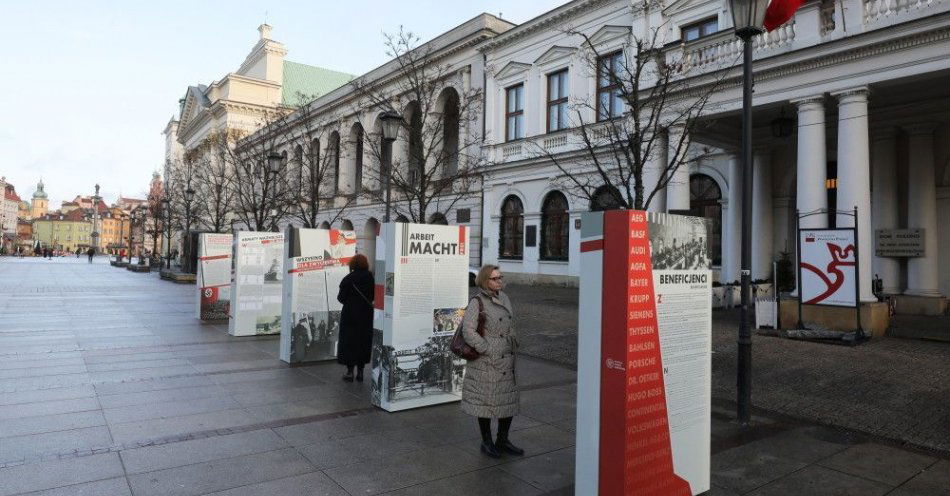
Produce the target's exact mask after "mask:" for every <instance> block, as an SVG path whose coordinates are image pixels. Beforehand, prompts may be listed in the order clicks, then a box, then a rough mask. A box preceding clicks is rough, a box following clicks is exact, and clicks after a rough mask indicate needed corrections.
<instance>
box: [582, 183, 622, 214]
mask: <svg viewBox="0 0 950 496" xmlns="http://www.w3.org/2000/svg"><path fill="white" fill-rule="evenodd" d="M622 207H623V197H622V196H620V191H617V188H615V187H613V186H610V185H604V186H601V187H599V188H597V190H596V191H594V194H593V195H591V199H590V211H591V212H602V211H604V210H616V209H618V208H622Z"/></svg>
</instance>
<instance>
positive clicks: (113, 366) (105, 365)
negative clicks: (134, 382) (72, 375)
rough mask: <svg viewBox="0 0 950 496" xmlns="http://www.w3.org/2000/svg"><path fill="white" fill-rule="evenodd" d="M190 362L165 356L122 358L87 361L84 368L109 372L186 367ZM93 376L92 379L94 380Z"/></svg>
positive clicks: (90, 370)
mask: <svg viewBox="0 0 950 496" xmlns="http://www.w3.org/2000/svg"><path fill="white" fill-rule="evenodd" d="M190 365H191V364H190V363H189V362H188V361H187V360H185V359H182V358H165V359H159V360H135V361H131V360H122V361H111V362H99V363H89V364H87V365H86V369H88V370H89V372H110V371H117V370H134V369H147V368H155V367H187V366H190ZM95 378H96V377H95V376H93V380H95Z"/></svg>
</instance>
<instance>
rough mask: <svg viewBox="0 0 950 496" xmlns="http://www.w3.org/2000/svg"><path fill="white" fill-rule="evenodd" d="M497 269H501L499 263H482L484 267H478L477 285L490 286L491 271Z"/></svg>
mask: <svg viewBox="0 0 950 496" xmlns="http://www.w3.org/2000/svg"><path fill="white" fill-rule="evenodd" d="M496 270H501V269H499V268H498V266H497V265H491V264H485V265H482V268H480V269H478V275H477V276H475V285H476V286H478V287H480V288H482V289H489V288H488V279H490V278H491V273H492V272H495V271H496Z"/></svg>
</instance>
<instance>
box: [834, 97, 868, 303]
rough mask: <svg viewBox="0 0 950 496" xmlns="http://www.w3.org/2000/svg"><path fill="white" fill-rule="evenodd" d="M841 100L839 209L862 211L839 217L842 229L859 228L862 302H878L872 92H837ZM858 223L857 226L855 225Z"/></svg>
mask: <svg viewBox="0 0 950 496" xmlns="http://www.w3.org/2000/svg"><path fill="white" fill-rule="evenodd" d="M834 96H835V97H836V98H837V99H838V210H849V211H850V210H853V209H854V208H855V207H856V208H857V209H858V216H857V218H855V217H854V216H853V215H846V214H838V227H854V226H855V225H857V228H858V237H857V243H858V272H859V275H860V283H861V287H860V288H859V291H860V293H859V294H860V295H861V301H876V300H877V299H876V298H875V297H874V293H873V292H872V291H871V276H872V274H873V273H872V272H871V260H872V258H874V257H873V250H874V245H873V243H872V239H873V233H872V232H871V161H870V148H869V141H868V89H867V87H859V88H851V89H848V90H845V91H841V92H838V93H834ZM855 223H857V224H855Z"/></svg>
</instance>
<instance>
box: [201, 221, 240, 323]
mask: <svg viewBox="0 0 950 496" xmlns="http://www.w3.org/2000/svg"><path fill="white" fill-rule="evenodd" d="M233 239H234V237H233V236H232V235H230V234H220V233H201V234H200V235H199V237H198V276H197V278H196V279H197V281H198V300H197V314H198V315H197V316H198V318H199V319H201V320H225V319H227V318H228V313H229V311H230V310H231V270H232V266H231V245H232V243H233Z"/></svg>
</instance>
